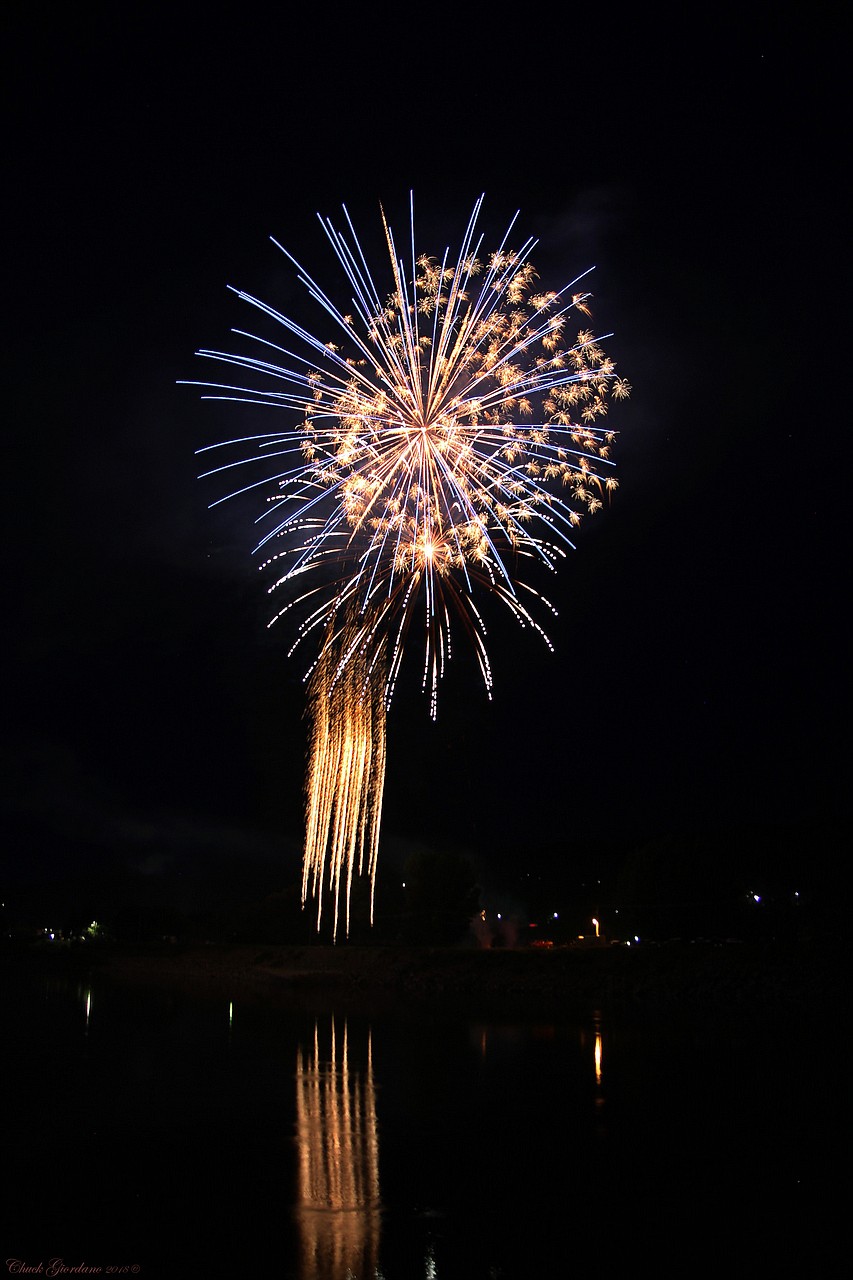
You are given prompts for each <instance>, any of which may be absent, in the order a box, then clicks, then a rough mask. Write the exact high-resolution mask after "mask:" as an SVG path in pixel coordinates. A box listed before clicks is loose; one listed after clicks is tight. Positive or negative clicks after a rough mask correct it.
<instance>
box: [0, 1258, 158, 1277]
mask: <svg viewBox="0 0 853 1280" xmlns="http://www.w3.org/2000/svg"><path fill="white" fill-rule="evenodd" d="M6 1270H7V1272H8V1273H9V1275H11V1276H138V1275H139V1274H140V1273H141V1271H142V1268H141V1267H140V1266H139V1264H138V1263H136V1262H133V1263H130V1262H126V1263H119V1262H116V1263H109V1264H107V1263H94V1264H93V1263H90V1262H66V1261H65V1259H64V1258H60V1257H59V1256H57V1257H55V1258H48V1259H47V1260H46V1261H45V1260H44V1259H42V1260H41V1261H39V1262H27V1261H25V1260H24V1259H23V1258H7V1259H6Z"/></svg>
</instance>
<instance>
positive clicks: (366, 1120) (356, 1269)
mask: <svg viewBox="0 0 853 1280" xmlns="http://www.w3.org/2000/svg"><path fill="white" fill-rule="evenodd" d="M349 1042H350V1035H349V1031H348V1028H347V1024H346V1022H344V1023H343V1027H342V1028H336V1025H335V1019H334V1017H333V1018H332V1019H331V1032H330V1036H329V1039H328V1041H327V1042H326V1046H325V1047H321V1044H320V1031H319V1027H318V1026H317V1025H316V1024H315V1027H314V1041H313V1045H312V1046H311V1050H310V1052H306V1051H304V1050H303V1049H302V1048H301V1047H300V1049H299V1052H298V1054H297V1060H296V1147H297V1158H298V1169H299V1203H298V1206H297V1209H296V1218H297V1223H298V1226H299V1235H300V1247H301V1257H302V1270H301V1275H302V1276H303V1277H304V1280H338V1278H339V1277H341V1276H347V1275H352V1276H365V1277H367V1276H374V1275H376V1274H377V1261H378V1257H379V1240H380V1233H381V1215H382V1203H381V1198H380V1191H379V1136H378V1128H377V1122H376V1091H375V1086H374V1082H373V1058H372V1045H371V1038H370V1031H369V1030H368V1032H367V1045H366V1063H365V1066H364V1069H363V1071H359V1070H357V1069H356V1068H355V1067H354V1066H353V1065H352V1063H351V1061H350V1043H349Z"/></svg>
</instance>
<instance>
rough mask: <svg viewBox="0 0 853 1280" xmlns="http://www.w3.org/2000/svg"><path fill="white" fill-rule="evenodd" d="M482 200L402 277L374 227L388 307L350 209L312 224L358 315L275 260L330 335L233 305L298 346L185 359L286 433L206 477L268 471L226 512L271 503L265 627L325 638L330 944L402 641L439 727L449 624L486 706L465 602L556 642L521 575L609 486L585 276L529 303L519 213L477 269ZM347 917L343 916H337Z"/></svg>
mask: <svg viewBox="0 0 853 1280" xmlns="http://www.w3.org/2000/svg"><path fill="white" fill-rule="evenodd" d="M481 205H482V198H481V199H480V200H478V201H477V202H476V204H475V206H474V210H473V213H472V215H471V218H470V220H469V223H468V226H467V229H466V232H465V235H464V236H463V239H462V244H461V247H460V250H459V253H458V254H457V255H454V256H451V254H450V251H449V250H445V252H444V254H443V256H442V257H441V258H440V259H439V258H434V257H429V256H426V255H420V256H419V255H417V254H416V251H415V236H414V212H413V211H412V218H411V224H412V225H411V245H410V253H411V258H410V263H409V267H408V269H407V268H406V266H405V264H404V260H403V258H402V257H401V256H400V255H399V254H398V252H397V248H396V245H395V242H394V237H393V234H392V232H391V229H390V227H389V226H388V223H387V222H386V221H385V219H384V215H383V225H384V230H385V238H386V243H387V247H388V252H389V263H390V284H391V288H390V293H388V292H386V293H385V295H382V294H380V291H379V289H378V287H377V285H376V283H375V281H374V278H373V276H372V274H371V272H370V270H369V268H368V266H367V262H366V259H365V256H364V254H363V252H362V249H361V246H360V244H359V242H358V239H357V237H356V235H355V231H354V229H353V227H352V224H351V222H350V220H349V216H348V214H347V213H346V210H344V215H345V218H346V224H347V229H348V234H347V235H343V234H341V233H340V232H338V231H337V230H336V229H335V227H334V226H333V225H332V223H331V222H330V221H329V220H328V219H321V221H322V225H323V228H324V230H325V232H326V235H327V236H328V239H329V241H330V243H331V245H332V248H333V249H334V251H335V254H336V256H337V258H338V261H339V263H340V265H341V267H342V268H343V270H344V273H345V275H346V278H347V281H348V284H349V286H350V289H351V291H352V296H351V300H350V306H351V312H350V313H344V312H343V311H341V310H339V309H338V308H337V307H336V306H335V305H334V303H333V302H332V301H331V300H330V299H329V297H328V296H327V295H326V294H325V293H324V292H323V291H322V289H321V288H320V287H319V285H317V284H316V283H315V281H314V280H313V279H312V278H311V277H310V276H309V275H308V273H307V272H305V271H304V270H303V269H302V268H301V267H299V264H298V263H296V261H295V259H293V258H291V257H290V255H289V254H287V251H286V250H282V251H283V252H284V253H286V254H287V257H288V258H290V260H291V262H293V263H294V265H295V266H296V267H297V269H298V270H299V272H300V276H299V278H300V280H301V282H302V283H303V284H304V285H305V286H306V288H307V289H308V292H309V294H310V295H311V297H312V298H313V299H314V300H315V301H316V302H317V303H319V304H320V306H321V307H322V308H323V310H324V313H325V316H326V318H327V320H328V321H331V323H332V326H333V328H335V329H337V337H338V341H337V342H327V341H325V340H321V339H319V338H317V337H315V336H314V335H313V334H311V333H310V332H308V331H307V330H306V329H304V328H303V327H302V326H300V325H298V324H296V323H295V322H294V321H292V320H290V319H289V318H288V317H286V316H284V315H282V314H281V313H280V312H278V311H276V310H275V309H274V308H272V307H271V306H269V305H268V304H267V303H264V302H262V301H260V300H259V299H258V298H255V297H252V296H251V295H249V294H247V293H243V292H241V291H236V292H238V296H239V297H240V298H241V299H242V300H243V301H245V302H248V303H249V304H250V305H251V306H253V307H255V308H256V309H258V310H259V311H260V312H262V313H263V314H264V315H266V316H268V317H271V318H272V319H273V320H275V321H276V322H277V323H278V324H279V325H281V326H282V327H283V329H284V331H285V332H286V334H288V335H289V336H290V337H291V338H296V339H297V340H298V343H299V346H300V348H301V351H302V354H297V353H295V352H292V351H290V350H288V349H287V348H285V347H283V346H280V345H278V343H275V342H272V341H271V340H269V339H267V338H264V337H261V336H259V335H257V334H249V333H246V332H244V331H236V332H237V333H239V334H240V336H241V337H243V338H244V339H246V340H247V342H249V343H250V344H251V346H250V351H251V352H253V353H252V354H240V353H227V352H223V351H212V350H203V351H200V352H199V355H201V356H203V357H205V358H209V359H212V360H216V361H219V362H223V363H225V364H229V365H233V366H235V367H236V368H238V369H242V370H245V371H247V372H248V373H249V374H251V375H252V381H253V382H255V383H256V384H257V385H254V386H242V385H234V384H230V383H227V384H226V383H202V384H200V385H202V386H204V387H205V388H206V389H207V393H208V395H207V398H212V399H223V400H233V401H237V402H241V403H245V402H248V403H251V404H256V405H264V406H267V407H272V408H276V409H284V410H287V411H289V412H290V413H291V414H295V415H296V416H297V419H298V420H297V423H296V425H295V426H293V427H292V428H288V429H285V430H276V431H272V432H269V433H264V434H263V435H255V436H251V437H246V438H242V439H238V440H230V441H226V442H224V443H223V444H222V445H213V446H209V448H214V449H215V448H223V447H226V446H232V447H237V446H245V445H247V444H250V443H251V444H252V445H253V446H254V449H255V452H253V453H252V454H251V455H250V456H249V457H240V458H239V459H238V460H236V461H233V462H227V463H225V464H224V465H221V466H218V467H216V468H214V469H212V470H211V471H207V472H205V473H204V474H205V475H208V476H209V475H213V474H217V473H220V472H224V471H228V470H230V469H231V468H240V467H244V466H246V465H248V464H251V463H252V462H255V461H260V462H261V463H262V464H263V465H264V476H263V478H261V479H259V480H252V481H250V482H249V483H247V484H245V485H242V486H240V487H238V488H237V489H235V490H233V491H232V492H231V493H229V494H227V495H226V496H225V497H224V498H220V499H219V500H218V501H219V502H224V501H226V500H227V498H230V497H235V496H237V494H243V493H246V492H249V491H252V490H255V489H258V488H264V487H267V488H269V489H272V491H273V492H272V493H271V494H269V495H268V498H267V503H266V507H265V510H264V513H263V514H262V516H261V517H260V519H259V522H258V523H259V524H261V525H262V526H263V529H264V532H263V535H262V536H261V538H260V540H259V542H258V545H257V547H256V551H257V552H258V553H261V554H262V555H263V556H264V557H265V558H264V560H263V564H262V566H261V567H262V568H265V569H271V570H273V571H274V572H275V580H274V582H273V584H272V586H271V587H270V588H269V590H270V591H277V590H279V589H280V588H282V587H286V588H290V589H291V592H290V593H289V596H288V599H287V600H286V602H285V603H284V604H283V606H282V608H281V609H280V610H279V611H278V612H277V613H276V614H275V616H274V617H273V619H272V620H271V622H270V625H271V626H272V625H273V624H274V623H275V622H277V621H278V620H279V619H280V618H281V617H282V616H283V615H284V614H286V613H288V612H290V611H291V610H294V609H296V608H297V606H298V607H299V609H300V610H301V620H300V622H299V624H298V627H297V636H296V641H295V643H294V645H293V647H292V649H291V653H292V652H293V650H295V649H296V648H297V646H298V645H299V644H301V643H303V642H304V641H305V640H306V639H309V638H312V637H320V639H319V642H318V657H317V658H316V659H315V660H314V662H313V663H312V664H311V667H310V670H309V673H308V676H307V677H306V678H307V679H309V681H310V693H309V701H310V712H311V716H312V721H313V729H312V736H311V759H310V764H309V770H308V805H307V810H308V812H307V824H306V840H305V851H304V874H303V902H304V901H305V900H306V898H307V896H308V894H309V893H313V894H315V895H316V897H317V899H318V921H317V923H318V928H319V925H320V919H321V915H322V895H323V888H324V877H325V875H326V872H328V879H327V887H328V888H329V889H330V891H331V893H332V895H333V898H334V903H335V911H334V930H335V932H336V931H337V924H338V916H339V897H340V890H341V883H342V877H343V878H344V879H345V883H346V889H347V901H348V899H349V890H350V887H351V883H352V875H353V870H354V867H355V866H356V865H357V866H358V869H359V871H360V872H365V871H366V873H367V874H369V876H370V878H371V903H372V901H373V887H374V883H375V873H376V850H377V847H378V836H379V822H380V814H381V800H382V786H383V780H384V765H385V713H386V711H387V708H388V706H389V705H390V702H391V698H392V696H393V692H394V688H395V684H396V682H397V678H398V675H399V671H400V666H401V662H402V658H403V653H404V651H407V650H408V649H410V648H411V647H412V645H413V644H414V643H415V641H414V640H413V638H412V631H413V628H414V624H415V621H416V619H419V620H420V639H419V641H418V642H417V647H418V648H420V649H421V652H422V655H423V658H422V661H423V667H422V679H423V687H424V689H425V690H426V692H427V693H428V696H429V705H430V713H431V715H432V716H435V714H436V709H437V697H438V685H439V681H440V679H441V676H442V674H443V672H444V669H445V664H446V662H447V661H448V659H449V658H450V656H451V623H453V626H454V627H455V626H456V625H457V624H458V625H459V626H460V627H461V630H462V632H463V633H464V634H465V635H466V636H467V638H468V640H469V641H470V643H471V644H472V645H473V648H474V652H475V653H476V656H477V661H478V664H479V668H480V672H481V675H482V678H483V681H484V684H485V687H486V691H487V693H489V694H490V691H491V687H492V672H491V665H490V662H489V657H488V652H487V648H486V643H485V637H486V628H485V625H484V622H483V619H482V617H481V614H480V611H479V609H478V607H477V604H476V602H475V597H476V595H478V594H486V595H488V596H490V597H492V598H493V599H496V600H498V601H500V602H501V603H502V604H503V605H504V606H505V607H506V608H507V609H508V610H509V611H510V613H511V614H512V615H513V617H514V618H515V619H516V621H517V622H518V623H520V624H521V625H522V626H524V627H532V628H533V629H535V630H536V631H538V632H539V633H540V634H541V635H542V637H543V638H544V639H545V641H546V643H548V644H549V646H550V641H549V640H548V637H547V635H546V633H545V631H544V630H543V629H542V627H541V625H540V623H539V622H538V621H536V619H535V617H534V615H533V613H532V612H531V610H530V608H529V607H528V605H533V607H534V609H535V608H536V604H537V603H538V604H541V605H542V606H543V607H544V608H545V609H546V610H551V612H554V610H553V608H552V606H551V605H550V604H549V602H548V601H547V600H546V599H545V598H544V597H543V596H541V595H540V593H539V592H538V590H536V589H535V588H534V587H533V586H532V585H530V584H528V583H526V582H524V581H523V580H522V578H521V577H520V576H519V570H521V571H522V572H523V566H524V565H525V563H527V564H530V563H534V562H538V564H539V565H540V566H544V568H546V569H548V570H551V571H554V570H555V568H556V565H557V562H558V560H559V559H560V558H562V557H563V556H564V555H565V553H566V549H567V548H569V547H572V546H573V543H572V542H571V537H570V534H571V531H572V529H573V528H574V526H576V525H577V524H578V522H579V520H580V518H581V514H582V513H583V512H594V511H596V510H598V509H599V508H600V507H601V506H602V502H603V496H604V495H605V494H606V493H608V492H610V491H612V490H613V489H614V488H615V487H616V480H615V479H614V477H613V476H612V474H611V469H612V463H611V460H610V456H609V455H610V448H611V444H612V442H613V438H614V436H613V433H612V432H611V431H609V430H605V429H604V428H603V427H602V426H601V419H602V418H603V417H604V415H605V414H606V412H607V407H608V400H609V397H610V396H611V395H612V396H614V397H617V398H621V397H623V396H626V395H627V394H628V391H629V388H628V385H627V383H626V382H625V381H624V380H623V379H622V378H621V377H618V376H617V375H616V373H615V365H614V363H613V361H612V360H610V359H609V358H608V357H606V356H605V354H604V351H603V348H602V346H601V341H602V339H601V338H599V337H596V336H594V335H593V333H592V331H590V330H588V329H584V328H581V329H580V330H579V331H578V332H576V333H574V332H573V333H572V334H569V332H568V327H569V321H570V318H571V317H572V315H574V314H575V313H581V314H583V315H584V316H587V315H589V307H588V301H589V298H590V296H591V295H590V294H589V293H587V292H585V291H584V290H583V288H582V287H580V281H581V279H582V277H579V278H578V279H576V280H574V281H573V282H572V283H571V284H569V285H567V286H565V287H564V288H563V289H561V290H559V291H558V292H547V291H538V290H537V289H536V288H535V282H536V274H535V271H534V269H533V266H532V263H531V261H530V254H531V252H532V250H533V248H534V246H535V241H532V240H528V241H526V242H525V243H524V244H523V245H522V247H521V249H519V250H517V251H515V250H511V249H510V248H508V238H509V236H510V234H511V231H512V226H513V225H514V222H515V219H513V222H512V223H511V224H510V227H509V228H508V229H507V231H506V233H505V235H504V237H503V240H502V241H501V244H500V245H499V247H498V249H497V250H496V251H495V252H493V253H491V254H488V255H486V256H485V257H484V256H481V253H482V236H479V235H478V233H477V220H478V216H479V213H480V209H481ZM278 247H279V248H281V246H278ZM585 274H587V273H585ZM259 348H260V354H254V352H258V350H259ZM200 452H205V450H202V451H200ZM212 505H214V506H215V505H218V504H217V503H214V504H212ZM293 588H296V592H295V594H293V591H292V589H293ZM371 910H372V908H371ZM346 914H347V923H348V920H349V911H348V907H347V913H346Z"/></svg>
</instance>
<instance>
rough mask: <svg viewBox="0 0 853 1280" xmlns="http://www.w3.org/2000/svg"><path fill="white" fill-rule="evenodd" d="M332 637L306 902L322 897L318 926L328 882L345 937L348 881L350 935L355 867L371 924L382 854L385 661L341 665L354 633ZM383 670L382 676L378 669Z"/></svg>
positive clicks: (314, 716) (320, 699)
mask: <svg viewBox="0 0 853 1280" xmlns="http://www.w3.org/2000/svg"><path fill="white" fill-rule="evenodd" d="M349 635H350V633H349V632H348V631H347V630H345V631H344V633H343V637H340V636H339V637H337V638H336V639H331V640H329V641H328V642H327V644H326V645H325V647H324V649H323V651H322V653H321V655H320V659H319V661H318V663H317V666H316V667H315V669H314V672H313V673H312V676H311V680H310V685H309V692H308V698H309V702H308V712H309V715H310V717H311V731H310V735H311V736H310V746H309V763H308V775H307V779H306V792H307V804H306V824H305V852H304V857H303V866H302V904H303V906H304V905H305V902H306V900H307V897H308V895H309V892H310V893H311V894H312V895H313V896H314V897H315V898H316V899H317V928H318V929H319V928H320V923H321V919H322V910H323V881H324V878H325V877H326V876H327V877H328V881H327V888H328V890H329V893H330V894H331V897H332V901H333V903H334V921H333V926H332V936H333V937H335V938H336V937H337V932H338V923H339V915H340V897H341V886H342V883H343V884H344V886H345V903H346V907H345V915H346V921H345V923H346V932H347V933H349V923H350V920H349V904H350V892H351V889H352V877H353V872H354V870H355V869H356V868H357V870H358V874H359V875H364V874H367V875H368V876H369V878H370V922H371V924H372V923H373V900H374V888H375V884H376V859H377V854H378V851H379V820H380V816H381V812H382V791H383V787H384V783H385V752H386V747H385V730H386V712H385V701H384V696H383V689H384V681H383V680H382V679H381V668H378V666H377V664H375V663H374V665H373V666H372V667H371V666H370V665H368V663H367V660H366V658H365V657H364V655H363V653H356V654H355V655H353V656H351V657H350V658H349V659H348V660H347V661H345V662H343V664H342V663H341V660H340V658H339V657H338V651H339V649H340V648H341V646H342V644H344V643H345V641H346V640H347V639H348V638H349ZM377 673H378V674H377Z"/></svg>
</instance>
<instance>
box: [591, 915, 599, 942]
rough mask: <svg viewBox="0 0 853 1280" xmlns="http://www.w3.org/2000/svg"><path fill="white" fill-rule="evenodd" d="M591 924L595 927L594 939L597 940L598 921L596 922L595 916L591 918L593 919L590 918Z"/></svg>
mask: <svg viewBox="0 0 853 1280" xmlns="http://www.w3.org/2000/svg"><path fill="white" fill-rule="evenodd" d="M592 923H593V924H594V925H595V936H596V938H597V937H598V936H599V934H598V921H597V920H596V918H595V916H593V917H592Z"/></svg>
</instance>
